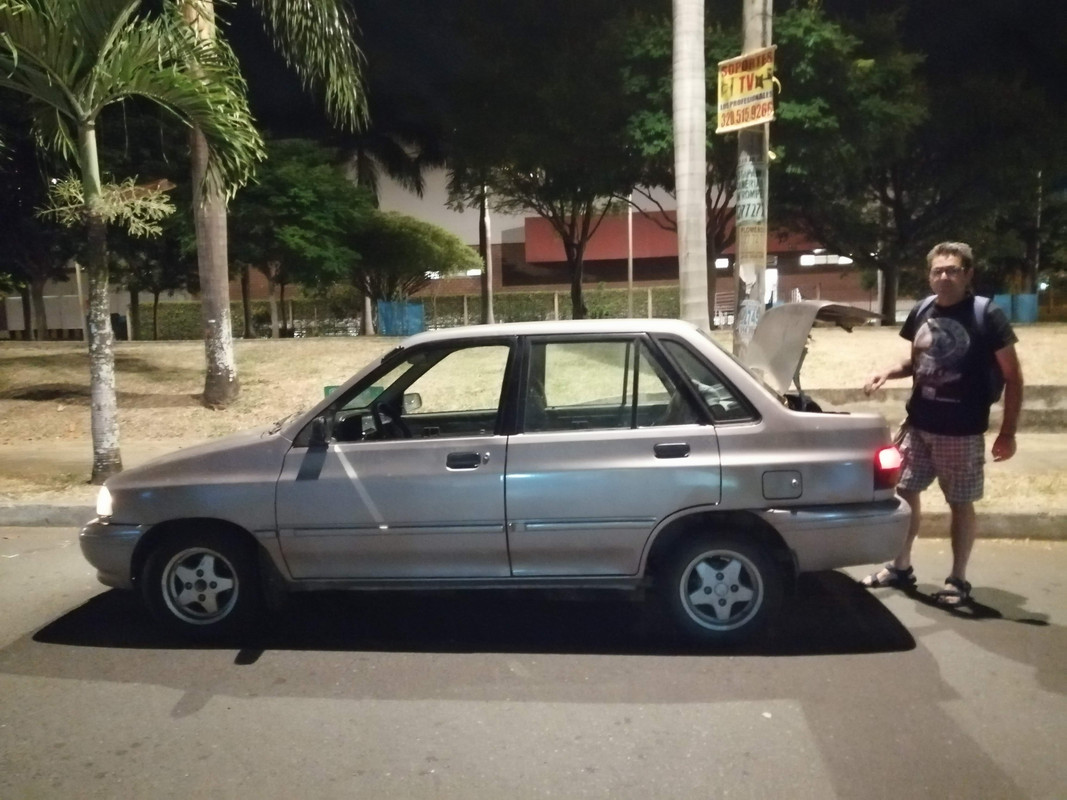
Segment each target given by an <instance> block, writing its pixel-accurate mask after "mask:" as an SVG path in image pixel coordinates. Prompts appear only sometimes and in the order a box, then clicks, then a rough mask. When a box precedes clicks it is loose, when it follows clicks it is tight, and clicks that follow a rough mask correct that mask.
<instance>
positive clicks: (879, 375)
mask: <svg viewBox="0 0 1067 800" xmlns="http://www.w3.org/2000/svg"><path fill="white" fill-rule="evenodd" d="M909 375H911V355H909V356H908V357H907V358H906V359H904V360H903V361H898V362H897V363H896V364H893V365H891V366H890V367H888V368H886V369H884V370H882V371H881V372H876V373H875V374H874V375H872V376H871V377H869V378H868V379H867V382H866V383H865V384H864V385H863V391H864V392H866V393H867V394H871V393H872V392H875V391H877V390H878V389H881V388H882V386H883V385H885V382H886V381H888V380H893V379H894V378H907V377H908V376H909Z"/></svg>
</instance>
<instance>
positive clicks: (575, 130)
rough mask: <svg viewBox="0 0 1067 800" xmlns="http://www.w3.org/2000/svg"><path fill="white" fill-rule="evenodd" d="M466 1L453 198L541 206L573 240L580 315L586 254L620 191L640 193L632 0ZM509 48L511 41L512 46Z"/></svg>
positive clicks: (567, 250)
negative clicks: (631, 133)
mask: <svg viewBox="0 0 1067 800" xmlns="http://www.w3.org/2000/svg"><path fill="white" fill-rule="evenodd" d="M498 6H499V4H496V3H493V2H489V1H488V0H470V2H469V4H468V5H467V6H465V10H466V13H467V19H469V20H470V22H469V23H468V27H467V28H466V35H467V36H469V39H467V40H465V42H464V46H463V48H462V51H463V53H464V62H463V63H462V64H460V65H459V67H458V70H459V77H458V79H457V81H458V85H457V86H456V104H455V109H454V112H453V113H454V117H455V118H454V122H453V127H454V131H453V135H452V137H451V139H450V151H449V165H450V167H451V170H452V185H451V191H452V197H453V200H454V201H455V203H456V204H457V205H460V206H471V207H477V206H478V204H479V202H480V200H481V198H482V195H483V192H484V191H485V189H486V188H488V190H489V193H490V196H491V198H492V201H493V207H494V208H495V209H496V210H498V211H504V212H510V213H515V212H518V213H522V212H524V211H534V212H535V213H537V214H538V215H539V216H541V217H543V218H544V219H546V220H547V221H548V222H549V224H550V225H551V226H552V228H553V230H554V231H555V233H556V235H557V236H558V237H559V238H560V241H561V243H562V245H563V250H564V254H565V257H566V262H567V271H568V277H569V279H570V284H571V308H572V314H573V316H574V317H575V318H581V317H584V316H585V315H586V311H587V310H586V306H585V302H584V300H583V297H582V281H583V272H584V261H585V249H586V246H587V245H588V243H589V240H590V239H591V237H592V236H593V234H594V233H595V232H596V229H597V227H598V226H599V224H600V221H601V220H602V219H603V217H604V215H605V214H606V213H607V212H608V210H609V208H610V207H611V206H610V204H611V199H612V197H614V196H618V195H625V194H627V193H628V192H629V190H630V188H631V187H633V185H634V183H635V181H636V178H637V174H638V169H639V162H638V160H637V159H636V158H635V157H634V154H633V152H632V151H631V150H630V148H629V143H628V141H627V137H626V123H627V120H628V119H629V117H630V108H629V107H628V106H627V96H626V95H625V94H624V93H623V91H622V80H623V72H622V65H623V62H622V57H623V54H622V49H621V47H620V43H621V36H622V32H623V28H622V25H621V22H622V20H623V19H625V18H626V16H627V15H628V14H629V13H630V6H629V5H628V4H627V3H619V2H613V1H611V0H586V2H581V3H574V2H569V0H551V2H548V3H545V2H536V1H535V0H523V1H522V2H516V3H511V4H508V6H507V7H506V12H501V11H500V10H499V9H498ZM500 41H507V42H509V46H508V47H507V48H501V47H500V46H499V43H500Z"/></svg>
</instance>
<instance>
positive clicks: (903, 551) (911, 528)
mask: <svg viewBox="0 0 1067 800" xmlns="http://www.w3.org/2000/svg"><path fill="white" fill-rule="evenodd" d="M897 494H899V495H900V496H901V497H903V498H904V500H906V501H907V503H908V505H909V506H911V522H910V523H909V524H908V535H907V538H905V539H904V544H903V546H902V547H901V548H900V552H899V553H898V554H897V557H896V558H894V559H893V566H894V567H895V568H896V569H907V568H908V567H910V566H911V546H912V545H913V544H915V539H916V537H917V536H918V535H919V526H920V524H921V523H922V502H921V500H920V497H921V496H922V492H918V491H914V490H912V489H901V488H898V489H897ZM953 541H955V539H953Z"/></svg>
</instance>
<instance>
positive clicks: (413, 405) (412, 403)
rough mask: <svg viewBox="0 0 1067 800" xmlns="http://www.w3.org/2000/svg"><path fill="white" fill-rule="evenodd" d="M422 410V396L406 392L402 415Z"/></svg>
mask: <svg viewBox="0 0 1067 800" xmlns="http://www.w3.org/2000/svg"><path fill="white" fill-rule="evenodd" d="M420 408H422V395H421V394H419V393H418V392H408V393H407V394H405V395H404V413H405V414H410V413H411V412H412V411H418V410H419V409H420Z"/></svg>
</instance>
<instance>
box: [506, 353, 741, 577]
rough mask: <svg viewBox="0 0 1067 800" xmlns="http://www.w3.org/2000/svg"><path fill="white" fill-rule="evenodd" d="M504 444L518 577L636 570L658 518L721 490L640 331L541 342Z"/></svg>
mask: <svg viewBox="0 0 1067 800" xmlns="http://www.w3.org/2000/svg"><path fill="white" fill-rule="evenodd" d="M526 372H527V375H526V379H525V390H524V393H523V394H524V400H523V404H522V405H523V411H522V417H523V423H522V430H521V432H520V433H518V434H516V435H515V436H512V437H511V442H510V443H509V446H508V470H507V505H508V536H509V544H510V549H511V559H512V571H513V574H514V575H516V576H565V575H632V574H635V573H636V572H637V569H638V565H639V563H640V557H641V553H642V550H643V548H644V546H645V544H646V542H647V541H648V537H649V535H650V533H651V532H652V530H653V528H654V527H655V525H656V524H657V523H658V522H659V521H660V520H662V519H663V518H664V517H666V516H667V515H669V514H672V513H674V512H676V511H679V510H681V509H686V508H691V507H696V506H712V505H714V504H715V503H717V502H718V501H719V498H720V491H721V487H720V482H721V474H720V468H719V449H718V443H717V439H716V435H715V428H714V426H713V425H709V424H704V422H705V421H702V419H701V414H700V412H699V407H698V406H697V404H696V402H694V399H693V396H692V394H691V393H689V392H688V391H684V390H682V388H681V387H679V386H677V385H676V384H675V383H674V381H673V379H672V378H671V377H670V370H669V369H666V368H665V365H664V362H663V361H662V360H661V359H659V358H658V357H657V356H656V355H655V353H654V352H653V348H652V347H651V346H650V344H649V343H648V341H647V340H645V339H644V337H642V336H622V337H601V338H588V337H586V338H581V339H577V338H566V339H551V338H541V339H535V340H532V341H531V343H530V346H529V349H528V356H527V359H526Z"/></svg>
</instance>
